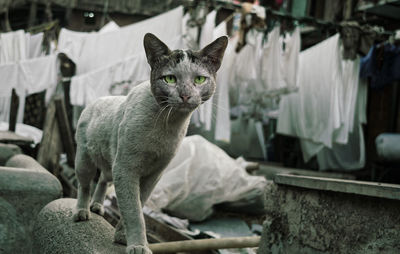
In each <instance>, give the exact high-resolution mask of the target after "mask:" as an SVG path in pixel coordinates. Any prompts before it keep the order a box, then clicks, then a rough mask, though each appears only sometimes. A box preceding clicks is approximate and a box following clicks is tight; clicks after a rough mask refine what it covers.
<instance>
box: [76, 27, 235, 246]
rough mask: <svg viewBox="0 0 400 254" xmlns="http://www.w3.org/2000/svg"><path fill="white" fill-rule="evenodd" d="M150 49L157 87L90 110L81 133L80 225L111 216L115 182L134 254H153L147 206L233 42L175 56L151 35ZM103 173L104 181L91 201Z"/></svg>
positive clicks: (124, 239) (105, 100)
mask: <svg viewBox="0 0 400 254" xmlns="http://www.w3.org/2000/svg"><path fill="white" fill-rule="evenodd" d="M143 43H144V48H145V53H146V57H147V62H148V64H149V65H150V68H151V73H150V80H149V81H147V82H144V83H142V84H140V85H138V86H136V87H134V88H133V89H132V90H131V91H130V92H129V94H128V95H127V96H110V97H102V98H100V99H98V100H97V101H95V102H94V103H93V104H91V105H89V106H88V107H86V108H85V110H84V111H83V112H82V115H81V116H80V118H79V121H78V125H77V130H76V141H77V153H76V159H75V171H76V175H77V179H78V182H79V185H78V201H77V205H76V210H75V211H74V214H73V220H74V221H85V220H88V219H89V218H90V212H89V208H90V210H91V211H92V212H95V213H98V214H100V215H104V208H103V201H104V198H105V192H106V189H107V183H108V182H110V181H113V182H114V186H115V191H116V195H117V200H118V205H119V209H120V212H121V216H122V218H121V220H120V221H119V223H118V225H117V227H116V232H115V235H114V241H115V242H119V243H126V244H127V248H126V252H127V253H135V254H138V253H140V254H148V253H151V251H150V249H149V248H148V244H147V239H146V230H145V224H144V219H143V213H142V205H143V204H144V203H145V201H146V200H147V199H148V197H149V195H150V193H151V191H152V190H153V188H154V186H155V184H156V183H157V181H158V179H159V178H160V176H161V173H162V171H163V170H164V169H165V168H166V166H167V165H168V163H169V162H170V161H171V159H172V158H173V157H174V155H175V153H176V151H177V148H178V147H179V145H180V143H181V141H182V139H183V138H184V137H185V135H186V132H187V128H188V125H189V121H190V117H191V115H192V113H193V111H194V110H195V109H196V108H197V107H198V106H199V105H200V104H202V103H204V102H205V101H206V100H208V99H209V98H210V97H211V96H212V95H213V93H214V91H215V88H216V83H215V79H216V72H217V70H218V69H219V67H220V65H221V61H222V58H223V56H224V52H225V49H226V46H227V44H228V39H227V37H226V36H222V37H220V38H218V39H216V40H215V41H213V42H212V43H210V44H209V45H208V46H206V47H204V48H203V49H202V50H200V51H191V50H173V51H171V50H170V49H169V48H168V47H167V46H166V45H165V44H164V43H163V42H162V41H161V40H159V39H158V38H157V37H156V36H155V35H153V34H150V33H148V34H146V35H145V36H144V40H143ZM97 168H99V169H100V171H101V174H100V178H99V181H98V184H97V186H96V189H95V192H94V194H93V197H92V200H91V202H90V199H91V197H90V185H91V181H92V180H93V178H94V177H95V175H96V171H97ZM89 204H90V205H89Z"/></svg>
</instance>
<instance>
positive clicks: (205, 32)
mask: <svg viewBox="0 0 400 254" xmlns="http://www.w3.org/2000/svg"><path fill="white" fill-rule="evenodd" d="M216 18H217V12H216V11H215V10H213V11H211V12H210V13H208V14H207V17H206V21H205V22H204V24H203V26H202V27H201V35H200V43H199V46H200V48H204V47H205V46H207V45H208V44H209V43H211V42H212V41H213V39H214V35H213V33H214V29H215V19H216Z"/></svg>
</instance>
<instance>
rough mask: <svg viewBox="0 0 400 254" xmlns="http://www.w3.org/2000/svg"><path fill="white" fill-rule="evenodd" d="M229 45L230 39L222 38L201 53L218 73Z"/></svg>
mask: <svg viewBox="0 0 400 254" xmlns="http://www.w3.org/2000/svg"><path fill="white" fill-rule="evenodd" d="M227 45H228V37H227V36H221V37H219V38H218V39H216V40H215V41H213V42H211V43H210V44H208V45H207V46H205V47H204V48H203V49H202V50H201V51H200V55H201V56H202V57H203V59H204V60H205V61H206V62H207V63H208V64H211V66H212V67H213V70H214V71H215V72H217V71H218V69H219V67H220V66H221V63H222V58H223V57H224V53H225V49H226V46H227Z"/></svg>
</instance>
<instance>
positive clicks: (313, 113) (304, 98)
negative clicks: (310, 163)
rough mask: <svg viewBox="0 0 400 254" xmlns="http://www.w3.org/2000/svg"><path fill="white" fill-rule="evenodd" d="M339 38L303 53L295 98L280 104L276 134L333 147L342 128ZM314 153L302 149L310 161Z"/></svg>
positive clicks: (287, 97) (282, 101) (331, 39)
mask: <svg viewBox="0 0 400 254" xmlns="http://www.w3.org/2000/svg"><path fill="white" fill-rule="evenodd" d="M340 63H341V61H340V50H339V34H336V35H335V36H332V37H331V38H329V39H327V40H325V41H323V42H321V43H319V44H317V45H315V46H313V47H311V48H309V49H307V50H305V51H303V52H302V53H301V54H300V58H299V70H298V87H299V91H298V93H296V94H290V95H288V96H284V97H283V98H282V100H281V103H280V109H279V119H278V126H277V132H278V133H281V134H285V135H290V136H297V137H300V138H302V139H304V140H307V141H312V142H315V143H319V144H322V145H323V146H327V147H332V143H333V132H334V131H335V130H337V129H338V128H339V127H340V126H341V123H342V121H341V117H340V108H339V101H340V98H339V96H340V95H341V94H340V93H339V90H340V89H339V87H340V86H341V85H342V79H341V71H342V69H341V65H340ZM316 152H318V151H315V150H311V149H310V150H308V149H307V147H303V156H304V159H305V160H306V161H307V160H308V159H309V158H310V156H312V154H316Z"/></svg>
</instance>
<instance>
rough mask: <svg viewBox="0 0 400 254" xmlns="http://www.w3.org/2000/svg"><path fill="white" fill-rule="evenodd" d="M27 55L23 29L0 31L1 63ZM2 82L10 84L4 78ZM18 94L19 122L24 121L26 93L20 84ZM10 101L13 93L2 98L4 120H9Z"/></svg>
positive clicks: (1, 105) (0, 110)
mask: <svg viewBox="0 0 400 254" xmlns="http://www.w3.org/2000/svg"><path fill="white" fill-rule="evenodd" d="M27 56H28V54H27V40H26V36H25V33H24V31H23V30H18V31H13V32H8V33H0V64H5V63H14V62H17V61H19V60H23V59H26V58H27ZM0 79H1V76H0ZM0 84H1V86H8V85H7V84H5V81H2V80H0ZM17 94H18V96H19V107H18V118H17V122H22V119H23V115H24V107H25V94H24V90H23V89H21V86H20V85H19V84H18V91H17ZM10 103H11V93H10V94H9V95H8V96H7V97H2V98H0V107H1V108H0V114H1V115H0V118H1V119H2V120H3V121H9V114H10Z"/></svg>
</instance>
